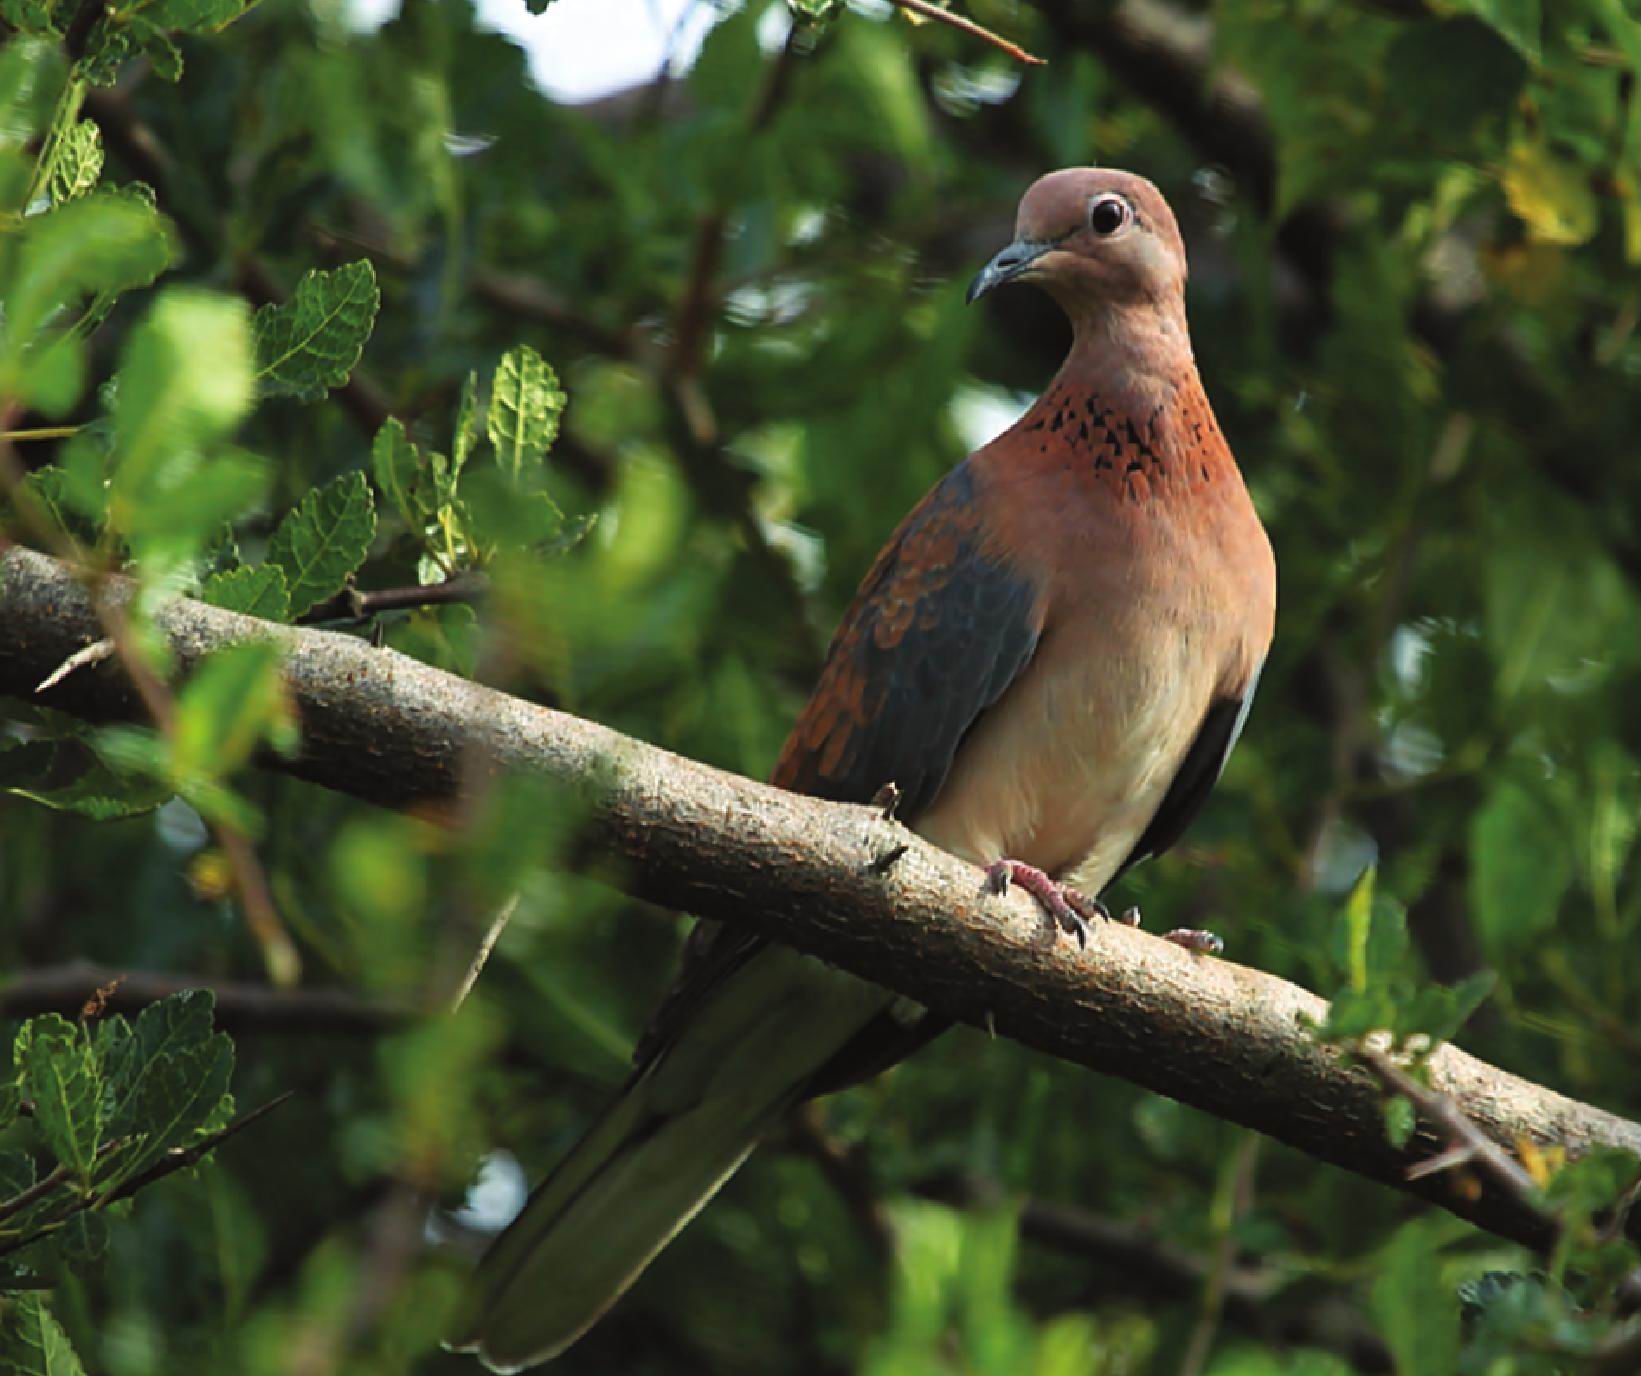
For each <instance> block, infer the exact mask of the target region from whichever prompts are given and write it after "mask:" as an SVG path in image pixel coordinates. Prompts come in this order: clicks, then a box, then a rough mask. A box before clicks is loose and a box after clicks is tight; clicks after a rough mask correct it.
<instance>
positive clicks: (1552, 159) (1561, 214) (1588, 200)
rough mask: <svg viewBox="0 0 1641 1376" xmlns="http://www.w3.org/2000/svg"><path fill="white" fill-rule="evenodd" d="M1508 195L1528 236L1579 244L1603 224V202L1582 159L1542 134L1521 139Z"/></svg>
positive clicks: (1514, 150)
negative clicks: (1575, 158)
mask: <svg viewBox="0 0 1641 1376" xmlns="http://www.w3.org/2000/svg"><path fill="white" fill-rule="evenodd" d="M1504 194H1505V198H1506V199H1507V200H1508V201H1509V202H1510V209H1511V210H1513V211H1514V212H1515V213H1516V218H1517V219H1519V220H1520V221H1521V222H1522V223H1523V224H1524V225H1526V226H1527V233H1528V235H1529V237H1531V238H1533V239H1536V240H1538V241H1539V242H1540V243H1544V244H1559V245H1561V246H1563V247H1566V248H1576V247H1577V246H1578V245H1579V244H1583V243H1588V242H1589V240H1590V239H1592V238H1594V237H1595V232H1596V230H1597V229H1599V228H1600V227H1601V206H1600V203H1599V202H1598V201H1597V200H1596V195H1595V191H1594V190H1593V189H1592V188H1591V186H1590V176H1589V173H1588V172H1587V171H1586V170H1585V168H1584V167H1583V166H1582V164H1580V163H1578V162H1576V161H1573V160H1570V159H1568V158H1566V157H1564V156H1558V155H1557V153H1556V152H1555V151H1554V150H1553V149H1551V148H1550V146H1549V145H1548V144H1547V143H1546V142H1545V141H1544V140H1543V139H1542V138H1541V137H1526V138H1520V139H1517V140H1516V142H1515V143H1513V144H1511V146H1510V156H1509V159H1508V160H1507V161H1506V163H1505V167H1504Z"/></svg>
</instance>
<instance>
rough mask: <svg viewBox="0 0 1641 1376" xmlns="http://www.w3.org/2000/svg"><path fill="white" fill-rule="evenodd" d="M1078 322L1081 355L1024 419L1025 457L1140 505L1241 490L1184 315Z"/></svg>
mask: <svg viewBox="0 0 1641 1376" xmlns="http://www.w3.org/2000/svg"><path fill="white" fill-rule="evenodd" d="M1072 324H1073V327H1074V329H1075V331H1076V334H1075V338H1074V340H1073V343H1072V346H1071V352H1070V353H1069V354H1068V355H1067V356H1066V360H1065V362H1064V363H1063V364H1061V365H1060V370H1059V372H1058V373H1056V374H1055V376H1054V380H1053V381H1052V382H1051V383H1050V384H1049V386H1048V388H1047V390H1046V391H1044V393H1043V395H1042V396H1041V397H1039V398H1038V400H1037V402H1036V403H1035V404H1034V405H1033V406H1032V407H1031V409H1030V410H1029V411H1027V412H1026V414H1025V415H1024V416H1023V417H1021V419H1020V422H1019V425H1018V427H1017V428H1018V431H1019V440H1020V441H1021V443H1020V444H1019V446H1018V448H1017V451H1016V452H1018V453H1020V454H1021V455H1022V456H1026V457H1027V462H1028V463H1029V464H1032V465H1042V464H1045V463H1046V464H1048V465H1050V466H1052V467H1056V468H1065V469H1067V470H1073V469H1074V470H1076V471H1079V472H1084V473H1085V475H1086V476H1087V477H1088V478H1089V479H1090V480H1092V481H1095V482H1096V483H1098V484H1099V485H1102V486H1105V487H1109V488H1110V489H1111V490H1112V491H1113V493H1115V494H1118V495H1120V496H1122V497H1124V498H1132V499H1135V500H1140V501H1145V500H1148V499H1150V498H1153V497H1166V496H1167V495H1168V494H1170V493H1177V494H1185V493H1190V492H1198V491H1201V490H1202V489H1203V488H1204V487H1212V486H1217V485H1219V484H1221V483H1223V482H1226V481H1227V480H1229V481H1230V482H1233V483H1236V484H1237V485H1239V486H1240V475H1238V473H1237V470H1236V464H1235V461H1234V460H1233V459H1232V457H1231V452H1230V449H1229V447H1228V446H1227V445H1226V443H1225V439H1224V436H1223V435H1222V434H1221V432H1220V429H1219V424H1218V422H1217V421H1216V420H1215V418H1214V413H1213V408H1212V407H1211V406H1210V405H1209V403H1208V398H1207V395H1206V393H1205V392H1204V391H1203V388H1202V382H1201V379H1200V378H1199V377H1198V376H1197V369H1196V363H1195V361H1194V359H1193V358H1192V355H1191V344H1190V337H1189V335H1188V334H1187V333H1186V328H1185V313H1184V310H1183V308H1177V309H1162V308H1154V307H1144V308H1140V307H1131V308H1128V309H1126V310H1122V311H1119V310H1116V309H1111V310H1107V311H1106V312H1104V313H1102V314H1100V315H1090V316H1088V317H1086V318H1082V319H1079V318H1076V317H1073V321H1072Z"/></svg>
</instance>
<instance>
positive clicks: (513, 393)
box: [458, 344, 564, 481]
mask: <svg viewBox="0 0 1641 1376" xmlns="http://www.w3.org/2000/svg"><path fill="white" fill-rule="evenodd" d="M563 410H564V393H563V392H562V391H560V390H559V386H558V379H557V378H556V377H555V376H554V375H553V370H552V369H551V368H550V367H548V366H547V363H546V362H545V360H543V359H542V357H541V355H540V354H538V353H537V352H536V351H535V350H534V349H532V348H530V347H529V345H527V344H523V345H520V346H519V347H518V348H516V349H509V350H508V351H507V352H506V353H505V354H503V355H502V359H501V363H500V364H499V365H498V366H497V368H496V379H495V382H494V384H493V385H492V387H491V391H490V412H489V414H488V415H487V416H486V417H485V430H486V432H487V433H488V434H489V436H490V443H491V444H493V445H494V446H495V447H496V457H497V459H498V461H499V462H500V464H501V467H502V470H503V471H504V472H506V473H507V474H508V475H509V476H511V477H512V478H513V479H514V480H515V481H517V480H518V478H519V477H520V476H522V474H523V473H524V471H525V469H526V468H527V467H531V466H534V465H537V464H539V463H540V462H541V461H542V459H543V458H544V457H545V456H546V453H547V450H548V448H549V447H550V446H551V445H552V443H553V440H554V439H555V438H556V437H557V435H558V418H559V414H560V412H562V411H563ZM459 438H460V436H459V435H458V439H459ZM458 466H459V465H458Z"/></svg>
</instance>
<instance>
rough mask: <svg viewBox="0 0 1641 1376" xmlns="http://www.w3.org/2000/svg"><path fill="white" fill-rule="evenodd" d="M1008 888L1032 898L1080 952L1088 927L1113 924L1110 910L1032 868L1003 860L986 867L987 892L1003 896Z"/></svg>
mask: <svg viewBox="0 0 1641 1376" xmlns="http://www.w3.org/2000/svg"><path fill="white" fill-rule="evenodd" d="M1011 884H1018V885H1019V886H1020V887H1021V888H1022V889H1024V890H1025V891H1026V892H1027V893H1029V894H1030V895H1031V896H1032V897H1033V898H1035V899H1036V900H1037V904H1038V906H1039V907H1041V908H1042V910H1043V911H1044V912H1045V913H1047V914H1048V915H1049V916H1050V917H1051V918H1053V919H1054V923H1055V926H1057V927H1059V928H1060V929H1061V930H1062V931H1065V932H1068V933H1070V934H1071V935H1072V936H1074V937H1076V938H1077V945H1078V946H1079V947H1081V948H1083V949H1087V946H1088V928H1089V924H1090V923H1093V922H1095V921H1100V922H1111V921H1113V920H1114V919H1113V918H1112V916H1111V909H1109V908H1108V907H1106V906H1105V904H1104V903H1102V902H1100V900H1099V899H1097V898H1090V897H1089V896H1088V895H1087V894H1086V893H1080V892H1079V891H1078V890H1076V889H1074V888H1072V887H1071V886H1070V885H1069V884H1062V883H1060V882H1059V881H1058V880H1056V879H1054V878H1053V877H1052V876H1051V875H1048V874H1046V873H1044V872H1043V871H1042V870H1040V869H1038V868H1037V867H1036V866H1035V865H1028V864H1026V863H1025V862H1024V861H1023V860H1008V859H1004V860H998V861H995V862H994V863H992V864H990V865H988V866H986V890H987V892H989V893H997V894H1002V893H1007V892H1008V891H1009V886H1010V885H1011ZM1126 917H1127V914H1126V913H1125V914H1124V918H1125V919H1126Z"/></svg>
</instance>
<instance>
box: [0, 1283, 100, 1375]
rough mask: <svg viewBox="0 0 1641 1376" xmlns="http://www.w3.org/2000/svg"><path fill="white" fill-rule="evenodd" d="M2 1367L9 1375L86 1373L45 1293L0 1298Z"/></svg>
mask: <svg viewBox="0 0 1641 1376" xmlns="http://www.w3.org/2000/svg"><path fill="white" fill-rule="evenodd" d="M0 1371H3V1372H5V1373H6V1376H85V1368H84V1367H83V1366H81V1365H80V1359H79V1357H77V1356H76V1355H75V1353H74V1348H73V1346H72V1345H71V1344H70V1343H69V1341H68V1335H67V1334H66V1333H64V1332H63V1329H62V1325H61V1324H59V1323H58V1322H57V1320H56V1319H55V1318H53V1317H52V1314H51V1311H50V1310H49V1309H47V1308H46V1302H45V1298H44V1297H43V1296H42V1295H39V1294H37V1293H28V1292H25V1293H22V1294H19V1295H16V1296H13V1297H11V1298H9V1299H7V1298H0Z"/></svg>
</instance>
